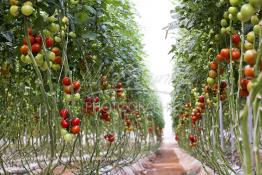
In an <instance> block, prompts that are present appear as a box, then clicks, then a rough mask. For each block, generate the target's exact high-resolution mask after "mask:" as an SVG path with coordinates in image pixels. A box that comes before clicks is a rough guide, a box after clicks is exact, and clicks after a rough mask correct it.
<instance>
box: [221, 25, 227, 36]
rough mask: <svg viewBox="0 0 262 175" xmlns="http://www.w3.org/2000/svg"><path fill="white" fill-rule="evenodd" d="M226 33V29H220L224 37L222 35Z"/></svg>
mask: <svg viewBox="0 0 262 175" xmlns="http://www.w3.org/2000/svg"><path fill="white" fill-rule="evenodd" d="M226 33H227V29H226V28H225V27H222V28H221V34H223V35H224V34H226Z"/></svg>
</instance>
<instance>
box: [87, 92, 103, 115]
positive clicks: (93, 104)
mask: <svg viewBox="0 0 262 175" xmlns="http://www.w3.org/2000/svg"><path fill="white" fill-rule="evenodd" d="M99 101H100V99H99V97H91V96H88V97H86V98H85V103H84V112H85V113H86V114H88V115H92V114H93V112H94V111H96V112H98V111H99V110H100V106H99V105H98V104H97V103H98V102H99Z"/></svg>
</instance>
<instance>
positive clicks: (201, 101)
mask: <svg viewBox="0 0 262 175" xmlns="http://www.w3.org/2000/svg"><path fill="white" fill-rule="evenodd" d="M198 101H199V102H200V103H205V97H204V96H203V95H201V96H200V97H199V100H198Z"/></svg>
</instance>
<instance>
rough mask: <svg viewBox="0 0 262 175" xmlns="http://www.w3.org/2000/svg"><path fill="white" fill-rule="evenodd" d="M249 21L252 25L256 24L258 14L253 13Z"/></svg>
mask: <svg viewBox="0 0 262 175" xmlns="http://www.w3.org/2000/svg"><path fill="white" fill-rule="evenodd" d="M251 23H252V24H253V25H256V24H258V23H259V19H258V16H257V15H253V16H252V17H251Z"/></svg>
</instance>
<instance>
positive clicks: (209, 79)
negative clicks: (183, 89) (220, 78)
mask: <svg viewBox="0 0 262 175" xmlns="http://www.w3.org/2000/svg"><path fill="white" fill-rule="evenodd" d="M214 83H215V79H213V78H210V77H208V78H207V84H209V85H213V84H214Z"/></svg>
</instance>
